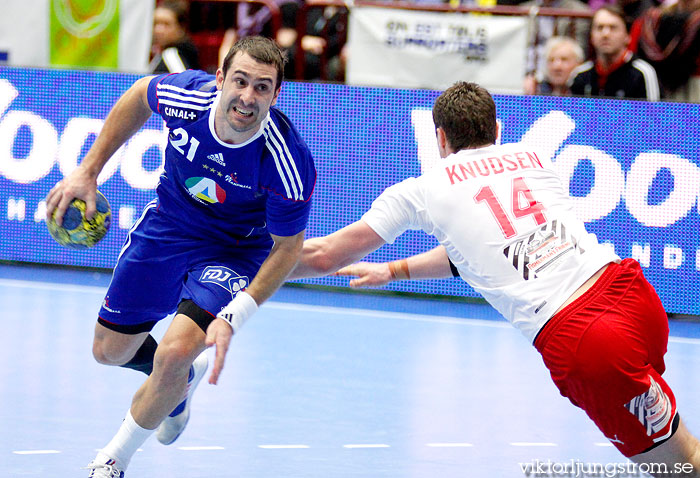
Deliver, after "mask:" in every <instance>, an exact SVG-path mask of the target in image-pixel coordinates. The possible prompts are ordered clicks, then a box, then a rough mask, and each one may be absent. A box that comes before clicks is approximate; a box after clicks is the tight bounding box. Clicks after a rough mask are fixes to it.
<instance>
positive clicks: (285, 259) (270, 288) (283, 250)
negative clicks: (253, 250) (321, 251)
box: [246, 231, 304, 305]
mask: <svg viewBox="0 0 700 478" xmlns="http://www.w3.org/2000/svg"><path fill="white" fill-rule="evenodd" d="M272 238H273V240H274V241H275V245H274V246H273V247H272V250H271V251H270V254H269V255H268V256H267V259H265V262H263V263H262V265H261V266H260V270H258V273H257V274H256V275H255V278H254V279H253V280H252V282H251V283H250V285H249V286H248V289H246V292H248V294H250V295H251V296H252V297H253V299H255V301H256V302H257V303H258V305H259V304H262V303H263V302H265V301H266V300H267V299H269V298H270V296H271V295H272V294H274V293H275V291H276V290H277V289H279V287H280V286H281V285H282V284H283V283H284V281H285V280H286V279H287V276H288V275H289V272H290V271H291V270H292V269H293V268H294V265H295V264H296V263H297V260H298V259H299V255H300V254H301V250H302V247H303V245H304V231H302V232H300V233H299V234H297V235H295V236H288V237H283V236H274V235H273V236H272Z"/></svg>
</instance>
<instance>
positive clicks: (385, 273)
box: [333, 262, 392, 287]
mask: <svg viewBox="0 0 700 478" xmlns="http://www.w3.org/2000/svg"><path fill="white" fill-rule="evenodd" d="M333 275H336V276H357V277H358V278H357V279H352V280H351V281H350V287H379V286H383V285H386V284H388V283H389V282H391V280H392V277H391V271H389V263H387V262H381V263H376V262H357V263H355V264H351V265H349V266H346V267H343V268H342V269H340V270H339V271H338V272H336V273H335V274H333Z"/></svg>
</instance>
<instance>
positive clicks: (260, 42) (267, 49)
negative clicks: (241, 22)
mask: <svg viewBox="0 0 700 478" xmlns="http://www.w3.org/2000/svg"><path fill="white" fill-rule="evenodd" d="M238 52H243V53H247V54H248V55H250V56H251V57H252V58H253V59H255V60H256V61H259V62H260V63H264V64H266V65H273V66H274V67H275V68H276V69H277V85H276V86H275V89H276V90H277V89H279V87H280V86H282V80H284V64H285V63H286V62H287V58H286V57H285V55H284V53H282V50H281V49H280V47H278V46H277V44H276V43H275V42H274V41H272V40H270V39H269V38H265V37H261V36H250V37H244V38H241V39H240V40H238V41H237V42H236V43H234V45H233V46H232V47H231V49H230V50H229V51H228V53H227V54H226V58H224V63H223V65H222V66H221V70H222V71H223V73H224V77H226V73H228V70H229V68H230V67H231V62H232V61H233V57H234V56H236V53H238Z"/></svg>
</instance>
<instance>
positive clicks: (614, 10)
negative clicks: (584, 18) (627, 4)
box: [591, 3, 631, 33]
mask: <svg viewBox="0 0 700 478" xmlns="http://www.w3.org/2000/svg"><path fill="white" fill-rule="evenodd" d="M601 10H605V11H606V12H608V13H609V14H611V15H615V16H616V17H619V18H620V20H622V23H623V24H624V25H625V28H626V29H627V32H628V33H629V31H630V25H631V22H630V21H629V18H628V17H627V15H626V14H625V11H624V10H623V9H622V7H621V6H619V5H617V4H614V3H609V4H605V5H602V6H600V7H598V8H597V9H596V10H595V11H594V12H593V17H595V14H596V13H598V12H599V11H601ZM593 17H591V22H592V21H593Z"/></svg>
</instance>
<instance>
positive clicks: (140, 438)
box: [95, 410, 155, 471]
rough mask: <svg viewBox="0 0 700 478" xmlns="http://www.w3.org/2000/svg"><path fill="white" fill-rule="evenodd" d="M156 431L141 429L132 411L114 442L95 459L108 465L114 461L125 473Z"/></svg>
mask: <svg viewBox="0 0 700 478" xmlns="http://www.w3.org/2000/svg"><path fill="white" fill-rule="evenodd" d="M154 431H155V430H146V429H145V428H143V427H141V426H140V425H139V424H138V423H136V421H135V420H134V417H132V416H131V410H129V411H128V412H127V414H126V418H124V421H123V422H122V426H121V427H119V431H118V432H117V434H116V435H114V438H112V441H110V442H109V443H108V444H107V446H106V447H104V448H103V449H102V450H100V451H99V452H98V453H97V458H96V459H95V460H96V461H97V462H98V463H107V462H108V461H109V460H114V461H115V462H116V463H115V464H116V466H117V468H119V469H120V470H122V471H124V470H125V469H126V467H127V466H129V462H130V461H131V457H132V456H134V453H136V450H138V449H139V447H140V446H141V445H143V443H144V442H145V441H146V439H147V438H148V437H149V436H151V434H152V433H153V432H154Z"/></svg>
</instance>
